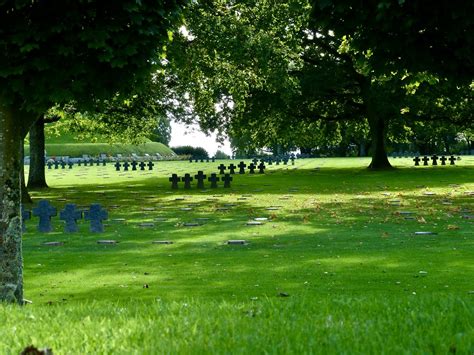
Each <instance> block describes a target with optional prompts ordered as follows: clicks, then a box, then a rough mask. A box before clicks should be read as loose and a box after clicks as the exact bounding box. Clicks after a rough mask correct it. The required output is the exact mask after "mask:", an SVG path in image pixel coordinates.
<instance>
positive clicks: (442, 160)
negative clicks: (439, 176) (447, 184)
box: [439, 155, 448, 165]
mask: <svg viewBox="0 0 474 355" xmlns="http://www.w3.org/2000/svg"><path fill="white" fill-rule="evenodd" d="M439 160H440V161H441V165H446V160H448V158H446V157H445V156H444V155H443V156H441V158H439Z"/></svg>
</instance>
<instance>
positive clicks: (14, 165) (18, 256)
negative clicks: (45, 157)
mask: <svg viewBox="0 0 474 355" xmlns="http://www.w3.org/2000/svg"><path fill="white" fill-rule="evenodd" d="M30 116H31V115H29V114H24V113H21V112H19V111H16V110H13V109H11V107H6V106H4V105H3V104H2V103H1V101H0V301H4V302H10V303H19V304H22V303H23V257H22V243H21V213H20V201H21V189H20V172H21V167H20V160H21V144H22V143H23V138H24V137H25V135H26V133H27V132H28V129H27V128H26V127H28V126H29V125H30V124H32V123H33V122H34V117H33V116H31V117H30ZM25 128H26V129H25Z"/></svg>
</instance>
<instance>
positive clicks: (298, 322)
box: [0, 157, 474, 354]
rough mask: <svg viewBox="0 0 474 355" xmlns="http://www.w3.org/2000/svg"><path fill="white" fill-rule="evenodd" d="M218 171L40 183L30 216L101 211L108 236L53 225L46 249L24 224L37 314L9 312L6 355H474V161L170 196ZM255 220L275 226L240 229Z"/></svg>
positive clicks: (400, 163) (272, 180) (273, 179)
mask: <svg viewBox="0 0 474 355" xmlns="http://www.w3.org/2000/svg"><path fill="white" fill-rule="evenodd" d="M220 163H221V161H219V162H216V163H189V162H157V163H156V165H155V170H153V171H145V172H142V171H129V172H120V173H119V172H116V171H115V169H114V168H113V167H112V166H108V167H106V168H103V167H74V168H73V169H72V170H68V169H66V170H61V169H60V170H49V171H47V174H48V182H49V183H50V185H51V189H48V190H43V191H33V192H32V195H33V197H34V199H35V201H37V200H39V199H40V198H47V199H49V200H51V201H52V203H53V205H55V206H56V207H57V208H58V210H60V209H62V207H63V206H64V204H66V203H76V204H78V205H79V206H84V207H85V206H87V205H89V204H90V203H94V202H100V203H102V204H103V205H104V206H105V207H106V208H107V210H108V212H109V220H108V221H106V223H107V226H106V232H105V233H103V234H100V235H97V234H92V233H89V232H88V226H87V224H86V223H85V222H84V221H82V222H80V232H79V233H76V234H65V233H63V231H62V228H63V225H62V223H60V221H59V220H58V218H57V217H56V218H54V219H53V223H54V226H55V229H54V232H52V233H49V234H39V233H37V232H35V223H36V222H37V221H36V220H33V221H28V222H27V228H28V231H27V232H26V233H25V235H24V261H25V297H26V298H27V299H30V300H32V301H33V303H32V304H31V305H27V306H26V307H23V308H19V307H11V306H9V307H5V306H3V307H1V308H0V318H1V319H2V323H3V326H2V327H0V351H2V352H7V353H9V352H11V353H17V352H18V351H19V350H21V349H22V348H23V347H25V346H26V345H29V344H35V345H36V346H38V347H51V348H53V351H54V352H55V353H81V352H95V353H176V352H177V353H208V352H213V353H447V352H457V353H466V354H472V353H473V352H474V330H473V325H474V239H473V238H474V228H473V219H470V218H468V217H469V216H472V215H473V214H474V212H473V209H474V206H473V198H474V197H473V195H472V193H471V192H472V191H474V159H473V158H472V157H465V158H463V160H462V161H460V162H459V163H458V165H457V166H454V167H451V166H446V167H441V166H439V167H420V168H412V167H411V165H412V162H411V160H409V159H394V160H393V161H392V163H393V164H394V165H395V166H397V169H396V170H395V171H389V172H371V171H368V170H367V169H365V166H367V164H368V160H367V159H357V158H352V159H342V158H341V159H307V160H300V161H297V162H296V164H295V166H291V165H288V166H284V165H279V166H276V165H272V166H268V169H267V172H266V174H264V175H260V174H255V175H253V176H252V175H248V174H246V175H234V181H233V183H232V187H231V188H230V189H224V188H223V187H222V183H220V184H219V188H217V189H209V188H208V189H207V190H204V191H201V190H197V189H196V188H195V187H193V189H191V190H183V189H182V183H180V189H179V190H177V191H172V190H171V189H170V183H169V182H168V177H169V176H170V175H171V173H178V174H179V175H181V176H182V175H184V173H191V174H192V175H194V174H196V172H197V171H198V170H203V171H204V172H205V173H207V174H208V175H209V174H210V173H211V172H218V169H217V166H218V165H219V164H220ZM224 163H225V164H226V165H228V164H230V163H231V162H230V161H227V162H224ZM234 163H238V161H237V162H235V161H234ZM247 163H249V162H248V161H247ZM295 168H296V169H295ZM206 185H207V186H208V183H207V184H206ZM407 212H411V214H406V213H407ZM255 218H267V219H268V220H267V221H264V222H263V225H259V226H248V225H246V223H247V222H248V221H250V220H253V219H255ZM471 218H472V217H471ZM122 219H125V221H123V220H122ZM143 222H150V223H154V226H153V227H140V226H139V224H140V223H143ZM189 222H198V223H199V224H201V225H200V226H197V227H187V226H185V224H186V223H189ZM419 231H430V232H434V233H437V234H435V235H415V234H414V233H415V232H419ZM98 239H114V240H117V241H119V243H118V244H117V245H113V246H103V245H98V244H97V243H96V241H97V240H98ZM229 239H244V240H246V241H248V244H247V245H236V246H231V245H226V241H227V240H229ZM155 240H169V241H173V242H174V244H170V245H157V244H152V241H155ZM47 241H62V242H64V245H63V246H60V247H45V246H43V245H42V243H44V242H47Z"/></svg>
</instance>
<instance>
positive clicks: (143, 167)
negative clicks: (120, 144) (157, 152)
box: [139, 161, 146, 171]
mask: <svg viewBox="0 0 474 355" xmlns="http://www.w3.org/2000/svg"><path fill="white" fill-rule="evenodd" d="M139 166H140V170H141V171H144V170H145V166H146V164H145V162H144V161H141V162H140V164H139Z"/></svg>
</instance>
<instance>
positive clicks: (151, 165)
mask: <svg viewBox="0 0 474 355" xmlns="http://www.w3.org/2000/svg"><path fill="white" fill-rule="evenodd" d="M147 166H148V170H153V167H154V166H155V164H154V163H153V162H152V161H151V160H150V161H149V162H148V164H147Z"/></svg>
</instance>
